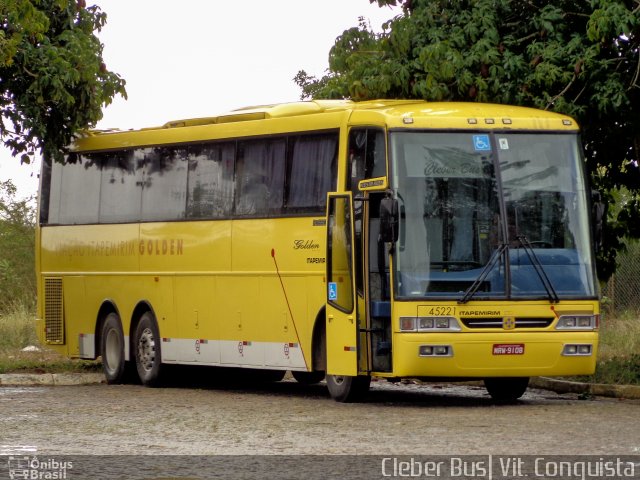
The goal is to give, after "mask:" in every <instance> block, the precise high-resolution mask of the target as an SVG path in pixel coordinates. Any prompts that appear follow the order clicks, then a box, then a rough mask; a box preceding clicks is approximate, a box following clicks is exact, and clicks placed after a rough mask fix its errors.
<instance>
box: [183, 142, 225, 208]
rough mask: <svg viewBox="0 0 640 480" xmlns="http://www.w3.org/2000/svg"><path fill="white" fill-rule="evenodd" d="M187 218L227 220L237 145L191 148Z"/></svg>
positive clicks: (223, 144)
mask: <svg viewBox="0 0 640 480" xmlns="http://www.w3.org/2000/svg"><path fill="white" fill-rule="evenodd" d="M188 152H189V180H188V188H187V218H225V217H229V216H230V215H231V209H232V206H233V187H234V182H233V167H234V157H235V143H222V144H210V145H195V146H192V147H189V149H188Z"/></svg>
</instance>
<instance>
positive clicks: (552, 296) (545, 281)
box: [516, 235, 560, 303]
mask: <svg viewBox="0 0 640 480" xmlns="http://www.w3.org/2000/svg"><path fill="white" fill-rule="evenodd" d="M516 238H517V239H518V241H519V242H520V245H522V247H523V248H524V251H525V252H526V254H527V256H528V257H529V261H530V262H531V265H533V268H534V270H535V271H536V273H537V274H538V277H540V281H541V282H542V286H543V287H544V289H545V290H546V291H547V295H548V296H549V300H551V302H552V303H558V302H559V301H560V297H558V294H557V293H556V289H555V288H553V284H552V283H551V280H549V277H548V276H547V272H545V270H544V267H543V266H542V263H540V260H539V259H538V256H537V255H536V252H535V251H534V250H533V246H532V245H531V242H530V241H529V239H528V238H527V237H526V235H517V236H516Z"/></svg>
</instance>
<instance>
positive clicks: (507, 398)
mask: <svg viewBox="0 0 640 480" xmlns="http://www.w3.org/2000/svg"><path fill="white" fill-rule="evenodd" d="M484 386H485V388H486V389H487V392H489V395H491V398H493V400H495V401H496V402H500V403H510V402H515V401H516V400H517V399H519V398H520V397H521V396H522V395H524V392H525V391H526V390H527V387H528V386H529V378H528V377H516V378H485V379H484Z"/></svg>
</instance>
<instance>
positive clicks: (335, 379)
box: [333, 376, 344, 385]
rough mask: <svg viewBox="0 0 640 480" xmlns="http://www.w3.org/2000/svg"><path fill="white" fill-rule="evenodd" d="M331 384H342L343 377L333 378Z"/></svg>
mask: <svg viewBox="0 0 640 480" xmlns="http://www.w3.org/2000/svg"><path fill="white" fill-rule="evenodd" d="M333 383H335V384H336V385H342V384H343V383H344V377H342V376H340V377H333Z"/></svg>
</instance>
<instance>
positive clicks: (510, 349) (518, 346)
mask: <svg viewBox="0 0 640 480" xmlns="http://www.w3.org/2000/svg"><path fill="white" fill-rule="evenodd" d="M493 354H494V355H524V343H498V344H494V345H493Z"/></svg>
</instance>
